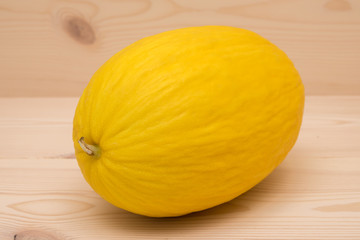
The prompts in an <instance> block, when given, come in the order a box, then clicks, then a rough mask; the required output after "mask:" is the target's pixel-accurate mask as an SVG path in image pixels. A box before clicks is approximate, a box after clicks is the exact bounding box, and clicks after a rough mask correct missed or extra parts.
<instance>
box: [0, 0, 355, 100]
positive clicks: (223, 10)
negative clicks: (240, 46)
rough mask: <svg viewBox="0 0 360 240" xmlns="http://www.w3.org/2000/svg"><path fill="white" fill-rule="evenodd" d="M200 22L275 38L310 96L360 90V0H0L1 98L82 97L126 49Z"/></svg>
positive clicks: (344, 93) (348, 92)
mask: <svg viewBox="0 0 360 240" xmlns="http://www.w3.org/2000/svg"><path fill="white" fill-rule="evenodd" d="M199 25H230V26H235V27H240V28H246V29H249V30H252V31H255V32H257V33H259V34H261V35H263V36H264V37H266V38H268V39H269V40H270V41H272V42H274V43H275V44H276V45H278V46H279V47H280V48H281V49H283V50H284V51H285V52H286V53H287V54H288V55H289V57H290V58H291V59H292V60H293V62H294V63H295V66H296V67H297V68H298V70H299V72H300V74H301V76H302V78H303V81H304V83H305V86H306V94H308V95H349V94H350V95H359V94H360V81H359V78H360V68H359V61H360V1H358V0H316V1H313V0H292V1H288V0H242V1H239V0H221V1H220V0H219V1H216V0H210V1H209V0H121V1H120V0H118V1H115V0H106V1H104V0H101V1H100V0H74V1H68V0H66V1H65V0H52V1H50V0H32V1H21V0H12V1H7V0H0V52H1V54H0V96H2V97H4V96H6V97H27V96H35V97H39V96H43V97H46V96H51V97H53V96H57V97H62V96H73V97H77V96H79V95H80V94H81V92H82V90H83V88H84V87H85V85H86V83H87V82H88V81H89V79H90V77H91V76H92V74H93V73H94V72H95V71H96V70H97V69H98V68H99V67H100V66H101V65H102V64H103V63H104V62H105V61H106V60H107V59H108V58H109V57H111V56H112V55H113V54H115V53H116V52H118V51H119V50H121V49H122V48H124V47H125V46H127V45H129V44H131V43H133V42H134V41H136V40H138V39H140V38H143V37H145V36H149V35H153V34H156V33H159V32H163V31H166V30H170V29H175V28H181V27H188V26H199Z"/></svg>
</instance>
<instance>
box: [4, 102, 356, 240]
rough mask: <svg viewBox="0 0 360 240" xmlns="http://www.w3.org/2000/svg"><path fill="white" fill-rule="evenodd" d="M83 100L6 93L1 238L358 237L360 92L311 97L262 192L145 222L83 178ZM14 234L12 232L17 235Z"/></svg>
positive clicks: (142, 218)
mask: <svg viewBox="0 0 360 240" xmlns="http://www.w3.org/2000/svg"><path fill="white" fill-rule="evenodd" d="M76 103H77V98H0V113H1V114H0V131H1V135H0V136H1V137H0V239H1V240H13V239H16V240H99V239H106V240H112V239H114V240H115V239H315V240H316V239H326V240H329V239H339V240H345V239H354V240H355V239H360V96H343V97H341V96H338V97H330V96H321V97H319V96H310V97H307V99H306V107H305V115H304V122H303V126H302V129H301V133H300V136H299V139H298V142H297V143H296V145H295V147H294V148H293V150H292V151H291V153H290V154H289V155H288V157H287V158H286V160H285V161H284V162H283V163H282V164H281V165H280V166H279V167H278V168H277V169H276V170H275V171H274V172H273V173H272V174H271V175H270V176H269V177H268V178H266V179H265V180H264V181H263V182H261V183H260V184H259V185H257V186H256V187H255V188H254V189H252V190H250V191H249V192H247V193H245V194H243V195H242V196H240V197H238V198H236V199H235V200H233V201H231V202H229V203H226V204H223V205H221V206H218V207H215V208H212V209H209V210H206V211H203V212H199V213H194V214H190V215H187V216H184V217H179V218H162V219H155V218H146V217H141V216H137V215H134V214H131V213H128V212H126V211H124V210H121V209H118V208H115V207H113V206H112V205H110V204H109V203H107V202H105V201H104V200H102V199H101V198H100V197H99V196H98V195H97V194H96V193H94V191H93V190H92V189H91V188H90V187H89V186H88V185H87V183H86V182H85V180H84V179H83V177H82V175H81V173H80V170H79V168H78V166H77V163H76V160H75V159H74V155H73V148H72V140H71V130H72V127H71V125H72V117H73V113H74V109H75V106H76ZM15 235H16V237H15V238H14V236H15Z"/></svg>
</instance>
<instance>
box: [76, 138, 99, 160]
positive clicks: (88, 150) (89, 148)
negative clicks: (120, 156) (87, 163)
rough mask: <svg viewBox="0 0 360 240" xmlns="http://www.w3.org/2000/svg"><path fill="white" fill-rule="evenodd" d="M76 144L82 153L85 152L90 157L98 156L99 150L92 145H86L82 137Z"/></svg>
mask: <svg viewBox="0 0 360 240" xmlns="http://www.w3.org/2000/svg"><path fill="white" fill-rule="evenodd" d="M78 142H79V144H80V147H81V148H82V150H84V152H86V153H87V154H88V155H90V156H97V155H98V153H99V148H98V147H96V146H94V145H91V144H88V143H86V142H85V140H84V137H81V138H80V139H79V141H78Z"/></svg>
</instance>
